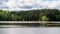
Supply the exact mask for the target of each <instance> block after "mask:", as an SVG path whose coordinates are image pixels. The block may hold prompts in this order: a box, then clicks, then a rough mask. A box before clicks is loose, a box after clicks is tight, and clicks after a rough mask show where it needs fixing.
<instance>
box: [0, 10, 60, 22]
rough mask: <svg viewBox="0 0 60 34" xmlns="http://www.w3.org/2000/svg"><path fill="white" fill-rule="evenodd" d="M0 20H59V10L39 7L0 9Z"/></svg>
mask: <svg viewBox="0 0 60 34" xmlns="http://www.w3.org/2000/svg"><path fill="white" fill-rule="evenodd" d="M0 21H60V10H57V9H41V10H28V11H4V10H0Z"/></svg>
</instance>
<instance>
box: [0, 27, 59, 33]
mask: <svg viewBox="0 0 60 34" xmlns="http://www.w3.org/2000/svg"><path fill="white" fill-rule="evenodd" d="M0 34H60V27H21V28H0Z"/></svg>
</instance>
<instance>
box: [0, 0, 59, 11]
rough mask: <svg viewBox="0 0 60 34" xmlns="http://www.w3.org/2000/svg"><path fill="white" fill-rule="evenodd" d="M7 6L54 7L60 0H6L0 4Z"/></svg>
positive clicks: (11, 7) (14, 7)
mask: <svg viewBox="0 0 60 34" xmlns="http://www.w3.org/2000/svg"><path fill="white" fill-rule="evenodd" d="M5 5H6V6H8V7H9V8H8V9H9V10H26V9H25V8H27V9H29V7H30V9H41V8H56V7H57V6H60V1H59V0H58V1H52V0H49V1H47V0H44V1H43V0H8V2H3V3H2V4H0V7H2V6H5Z"/></svg>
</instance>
